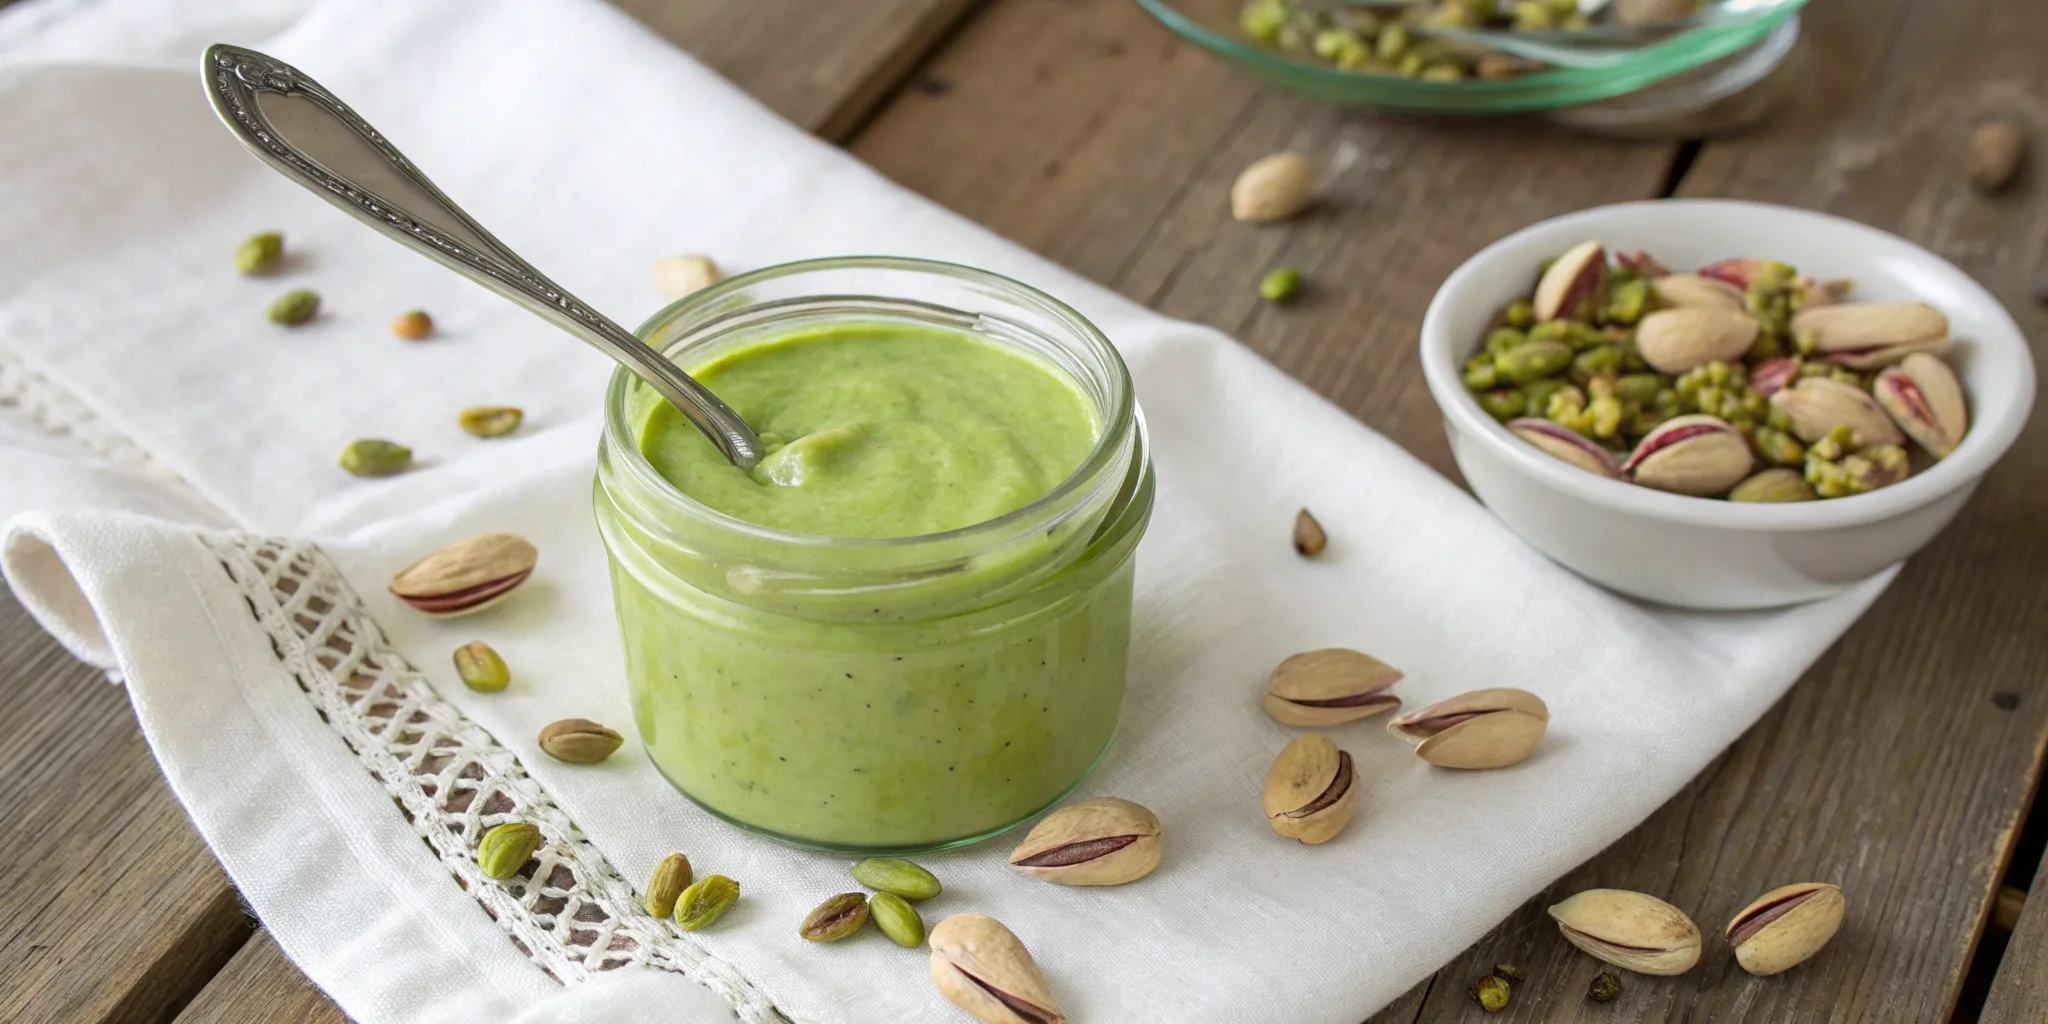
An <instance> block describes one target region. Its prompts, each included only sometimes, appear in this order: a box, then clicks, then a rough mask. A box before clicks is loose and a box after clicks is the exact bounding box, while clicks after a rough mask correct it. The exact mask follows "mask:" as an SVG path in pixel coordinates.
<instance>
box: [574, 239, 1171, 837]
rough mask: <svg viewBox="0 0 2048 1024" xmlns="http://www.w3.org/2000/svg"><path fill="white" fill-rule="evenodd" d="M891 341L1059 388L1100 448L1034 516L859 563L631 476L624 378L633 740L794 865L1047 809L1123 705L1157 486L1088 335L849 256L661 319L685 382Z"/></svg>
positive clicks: (859, 547) (1034, 303)
mask: <svg viewBox="0 0 2048 1024" xmlns="http://www.w3.org/2000/svg"><path fill="white" fill-rule="evenodd" d="M848 321H859V322H865V323H874V322H898V323H903V324H906V325H911V326H917V327H921V328H925V329H929V328H930V327H933V326H938V327H943V328H950V329H953V330H956V331H964V332H969V333H972V334H975V335H977V336H979V337H980V338H981V339H983V340H986V341H990V342H994V343H997V344H1001V345H1006V346H1010V347H1012V348H1014V349H1017V350H1020V351H1022V352H1024V353H1027V354H1029V355H1031V356H1033V357H1035V358H1036V359H1037V360H1038V361H1039V362H1040V363H1042V364H1044V365H1045V366H1046V367H1048V368H1049V369H1050V370H1052V371H1054V372H1058V373H1060V374H1062V375H1064V376H1066V377H1067V378H1068V379H1069V380H1071V381H1072V382H1073V383H1074V384H1075V385H1076V388H1077V390H1078V391H1080V392H1081V393H1082V394H1083V395H1084V396H1085V397H1086V398H1087V399H1088V401H1089V402H1090V403H1091V405H1092V407H1093V411H1094V413H1095V415H1096V418H1097V422H1098V424H1099V426H1100V429H1099V432H1098V435H1097V440H1096V444H1095V447H1094V450H1093V451H1092V452H1090V454H1089V455H1088V457H1087V459H1086V460H1085V461H1084V462H1083V463H1082V465H1081V466H1080V468H1079V469H1077V470H1075V471H1074V473H1073V474H1072V475H1071V476H1069V477H1068V478H1067V479H1066V480H1065V481H1063V482H1062V483H1060V484H1059V485H1058V486H1057V487H1056V488H1054V489H1053V491H1052V492H1051V493H1049V494H1047V495H1045V496H1044V497H1042V498H1040V499H1039V500H1037V501H1035V502H1033V503H1031V504H1029V505H1027V506H1025V507H1023V508H1020V509H1018V510H1016V511H1014V512H1011V513H1009V514H1007V515H1004V516H1002V517H1000V518H997V519H993V520H990V521H988V522H984V523H979V524H976V525H973V526H968V527H965V528H962V529H958V530H953V531H950V532H946V533H937V534H928V535H924V536H915V537H901V538H883V539H849V538H834V537H821V536H814V535H807V534H796V533H786V532H781V531H777V530H772V529H768V528H765V527H761V526H757V525H754V524H751V523H747V522H743V521H741V520H739V519H736V518H733V517H731V516H729V515H726V514H724V513H722V512H719V511H717V510H715V509H713V508H711V507H709V506H707V505H705V504H703V503H701V502H699V501H697V500H695V499H693V498H691V497H690V496H689V495H688V494H685V493H683V492H682V491H681V490H679V489H678V488H676V487H675V486H674V485H672V484H671V483H669V482H668V481H667V480H665V479H663V478H662V477H661V476H660V475H659V474H658V473H656V472H655V470H654V468H653V467H652V466H651V465H649V463H648V461H647V459H646V458H645V456H643V455H642V454H641V448H640V443H639V442H640V430H641V428H642V425H643V424H644V423H645V420H646V416H647V414H648V412H649V411H650V410H651V409H652V408H653V407H654V405H655V403H657V402H659V401H660V398H659V397H658V396H657V395H656V394H655V393H654V392H653V390H652V389H651V388H648V387H647V386H646V385H645V384H643V383H642V382H641V381H640V379H639V378H637V377H634V376H633V375H631V374H629V373H627V372H625V371H623V370H621V371H620V372H618V373H617V374H615V375H614V376H613V378H612V384H611V388H610V391H609V393H608V394H607V397H606V404H605V431H604V438H603V441H602V443H601V445H600V447H599V450H598V469H597V483H596V509H597V521H598V526H599V530H600V532H601V533H602V535H603V538H604V543H605V547H606V549H607V550H608V551H609V553H610V557H611V569H612V588H613V594H614V598H615V601H616V604H617V610H618V617H619V628H620V630H621V633H622V634H623V637H624V641H625V651H626V674H627V681H628V684H629V685H630V687H631V690H632V696H633V711H634V719H635V722H636V724H637V725H638V727H639V730H640V736H641V739H642V740H643V741H644V742H645V744H646V747H647V751H648V754H649V756H651V757H652V758H653V761H654V763H655V765H656V767H658V768H659V769H660V770H661V771H662V773H663V774H664V775H666V776H667V777H668V779H669V781H670V782H672V783H673V784H674V785H675V786H676V788H678V789H680V790H682V792H683V793H684V794H686V795H687V796H689V797H690V798H691V799H692V800H694V801H696V803H697V804H698V805H699V806H702V807H703V808H705V809H706V810H708V811H710V812H712V813H713V814H716V815H718V816H719V817H721V818H724V819H725V820H727V821H730V822H732V823H734V824H736V825H739V826H741V827H743V828H746V829H749V830H751V831H754V832H757V833H760V834H762V835H765V836H768V837H770V838H773V839H776V840H778V841H780V842H784V843H787V844H790V845H794V846H801V847H807V848H812V849H822V850H832V851H839V852H859V853H871V852H885V851H886V852H913V851H925V850H934V849H941V848H945V847H949V846H958V845H963V844H966V843H972V842H976V841H978V840H981V839H984V838H987V837H988V836H991V835H994V834H996V833H998V832H1001V831H1003V830H1004V829H1007V828H1009V827H1011V826H1013V825H1015V824H1017V823H1019V822H1022V821H1024V820H1026V819H1028V818H1030V817H1032V816H1033V815H1035V814H1036V813H1038V812H1039V811H1041V810H1043V809H1045V808H1046V807H1048V806H1050V805H1051V804H1053V803H1055V802H1057V801H1058V800H1060V799H1061V798H1062V797H1063V796H1065V795H1066V794H1067V793H1068V792H1069V791H1071V790H1072V789H1073V788H1074V787H1075V786H1077V785H1079V784H1080V782H1081V781H1082V780H1083V779H1084V778H1086V777H1087V775H1088V773H1089V772H1090V770H1092V769H1093V767H1094V765H1095V763H1096V762H1097V761H1098V760H1099V759H1100V758H1101V755H1102V753H1103V751H1104V750H1106V749H1107V747H1108V745H1109V741H1110V738H1111V736H1112V735H1113V734H1114V732H1115V730H1116V722H1117V717H1118V714H1119V711H1120V709H1121V706H1122V702H1123V692H1124V671H1125V664H1126V656H1127V651H1128V648H1129V643H1130V616H1131V583H1132V574H1133V562H1132V555H1133V552H1134V550H1135V549H1136V547H1137V543H1138V539H1139V537H1140V536H1142V535H1143V533H1144V531H1145V526H1146V523H1147V521H1148V520H1149V519H1150V517H1151V511H1152V499H1153V486H1152V469H1151V461H1150V458H1149V455H1148V453H1147V449H1146V444H1145V436H1144V428H1143V425H1142V423H1141V421H1140V418H1139V415H1138V410H1137V405H1136V401H1135V399H1134V397H1133V395H1132V393H1131V381H1130V375H1129V372H1128V371H1127V370H1126V369H1125V367H1124V364H1123V361H1122V359H1121V358H1120V357H1119V356H1118V355H1117V353H1116V350H1115V349H1114V348H1113V347H1112V346H1111V345H1110V344H1109V340H1108V339H1107V338H1105V337H1103V335H1102V333H1101V332H1100V331H1098V330H1097V329H1096V328H1095V327H1094V326H1093V325H1092V324H1090V323H1089V322H1088V321H1087V320H1085V319H1083V318H1082V317H1081V316H1080V314H1078V313H1076V312H1075V311H1074V310H1072V309H1070V308H1068V307H1067V306H1066V305H1064V304H1062V303H1060V302H1058V301H1057V300H1055V299H1053V298H1051V297H1050V296H1047V295H1045V294H1044V293H1042V292H1039V291H1037V290H1035V289H1032V288H1029V287H1026V286H1025V285H1022V284H1019V283H1017V282H1015V281H1011V280H1008V279H1006V278H1003V277H1000V276H997V275H995V274H990V273H987V272H984V271H979V270H973V269H970V268H967V267H961V266H955V265H951V264H944V263H933V262H926V261H920V260H909V259H893V258H879V257H860V258H845V259H829V260H815V261H810V262H804V263H793V264H788V265H784V266H779V267H771V268H768V269H766V270H762V271H758V272H755V273H752V274H747V275H743V276H740V277H735V278H732V279H730V280H727V281H725V282H722V283H720V284H717V285H714V286H712V287H710V288H706V289H704V290H703V291H700V292H697V293H696V294H693V295H691V296H689V297H687V298H685V299H683V300H681V301H679V302H677V303H675V304H673V305H671V306H669V307H668V308H666V309H664V310H662V311H661V312H659V313H657V314H655V316H654V317H653V318H652V319H650V320H649V321H648V322H647V323H646V324H645V325H643V326H642V327H641V329H640V336H641V337H642V338H643V339H645V340H646V341H647V342H648V344H650V345H652V346H654V348H655V349H656V350H657V351H660V352H663V353H665V354H667V355H668V356H669V357H670V358H671V359H673V360H675V361H676V363H677V364H678V365H680V366H682V367H684V368H685V369H693V368H697V367H701V366H704V365H706V364H708V363H711V362H713V361H715V360H716V359H717V358H718V357H719V356H720V355H721V354H724V353H727V352H731V351H734V350H736V349H740V348H745V347H747V346H749V345H753V344H758V343H760V342H761V341H762V340H764V339H766V338H769V337H776V336H781V335H784V334H787V333H789V332H792V331H799V330H803V329H806V328H812V327H818V326H825V325H830V324H833V323H845V322H848Z"/></svg>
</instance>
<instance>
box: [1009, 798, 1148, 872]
mask: <svg viewBox="0 0 2048 1024" xmlns="http://www.w3.org/2000/svg"><path fill="white" fill-rule="evenodd" d="M1160 847H1161V839H1160V835H1159V818H1158V816H1157V815H1155V814H1153V813H1152V812H1151V811H1149V810H1146V809H1145V808H1144V807H1143V806H1141V805H1139V804H1135V803H1132V802H1131V801H1129V800H1119V799H1117V798H1115V797H1097V798H1095V799H1093V800H1083V801H1081V802H1080V803H1077V804H1069V805H1068V806H1066V807H1062V808H1060V809H1059V810H1057V811H1054V812H1052V813H1051V814H1048V815H1046V816H1045V818H1044V819H1043V820H1041V821H1040V822H1039V823H1038V824H1037V825H1035V826H1033V827H1032V829H1031V832H1030V834H1029V835H1026V836H1025V837H1024V841H1023V842H1022V843H1020V844H1018V846H1017V848H1016V849H1015V850H1012V851H1011V852H1010V866H1011V867H1013V868H1016V869H1017V870H1019V871H1022V872H1024V873H1025V874H1027V875H1031V876H1032V877H1034V878H1042V879H1045V880H1046V881H1048V882H1058V883H1059V884H1061V885H1122V884H1124V883H1125V882H1134V881H1137V880H1138V879H1140V878H1143V877H1145V876H1146V875H1149V874H1151V873H1152V869H1153V868H1155V867H1158V866H1159V852H1160Z"/></svg>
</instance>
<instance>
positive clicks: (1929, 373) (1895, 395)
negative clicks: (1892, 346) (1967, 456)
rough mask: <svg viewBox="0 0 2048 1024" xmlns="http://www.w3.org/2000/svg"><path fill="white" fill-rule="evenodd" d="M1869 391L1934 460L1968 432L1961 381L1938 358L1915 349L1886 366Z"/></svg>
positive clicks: (1957, 443)
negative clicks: (1901, 358)
mask: <svg viewBox="0 0 2048 1024" xmlns="http://www.w3.org/2000/svg"><path fill="white" fill-rule="evenodd" d="M1870 394H1871V397H1872V398H1875V399H1876V400H1877V404H1878V405H1879V406H1882V407H1883V408H1884V411H1885V412H1886V414H1888V415H1890V416H1891V418H1892V422H1894V423H1897V424H1898V425H1899V429H1900V430H1902V431H1904V432H1905V433H1906V436H1908V437H1910V438H1912V439H1913V441H1914V443H1916V444H1918V445H1919V446H1920V447H1922V448H1925V449H1927V453H1928V454H1929V455H1932V456H1934V457H1935V458H1937V459H1943V458H1947V457H1948V454H1949V453H1950V452H1953V451H1955V450H1956V446H1957V445H1959V444H1962V443H1963V435H1964V434H1966V433H1969V430H1970V409H1969V406H1968V404H1967V403H1965V402H1964V400H1963V385H1962V382H1961V381H1958V380H1957V379H1956V373H1955V371H1954V370H1951V369H1949V367H1948V364H1947V363H1945V362H1943V361H1942V360H1941V359H1940V358H1939V357H1936V356H1930V355H1927V354H1925V353H1921V352H1915V353H1914V354H1912V355H1910V356H1907V357H1906V359H1905V361H1904V362H1902V363H1900V364H1899V365H1897V366H1891V367H1886V368H1885V370H1884V371H1883V372H1881V373H1879V374H1878V375H1877V379H1876V380H1874V381H1872V382H1871V384H1870Z"/></svg>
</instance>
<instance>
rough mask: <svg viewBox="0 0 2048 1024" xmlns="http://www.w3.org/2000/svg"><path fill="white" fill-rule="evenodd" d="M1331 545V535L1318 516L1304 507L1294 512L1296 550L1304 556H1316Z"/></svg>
mask: <svg viewBox="0 0 2048 1024" xmlns="http://www.w3.org/2000/svg"><path fill="white" fill-rule="evenodd" d="M1329 546H1330V535H1329V534H1327V533H1324V532H1323V524H1321V523H1319V522H1316V517H1315V516H1313V515H1310V514H1309V511H1308V509H1302V510H1301V511H1300V512H1297V513H1295V514H1294V550H1295V551H1296V552H1298V553H1299V554H1300V555H1301V557H1303V558H1314V557H1315V556H1317V555H1320V554H1322V553H1323V549H1324V548H1326V547H1329Z"/></svg>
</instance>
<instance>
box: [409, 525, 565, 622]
mask: <svg viewBox="0 0 2048 1024" xmlns="http://www.w3.org/2000/svg"><path fill="white" fill-rule="evenodd" d="M539 557H540V554H539V552H537V551H535V550H534V547H533V545H532V544H530V543H528V542H527V540H526V538H524V537H521V536H519V535H518V534H512V533H485V534H479V535H477V536H475V537H470V538H467V539H464V540H460V541H456V542H455V543H453V544H450V545H448V546H447V547H445V548H442V549H441V550H439V551H436V552H434V553H433V554H431V555H428V556H427V557H425V558H422V559H420V560H419V561H417V562H414V563H413V564H411V565H409V566H407V567H405V568H404V569H403V570H400V572H399V573H398V575H396V576H393V577H392V578H391V594H392V596H393V597H396V598H398V599H399V600H401V601H404V602H405V603H406V604H409V605H411V606H412V607H414V608H417V609H419V610H420V611H422V612H425V613H426V614H428V615H432V616H436V617H449V616H455V615H467V614H469V613H470V612H474V611H481V610H482V609H484V608H486V607H489V606H490V605H492V604H494V603H496V602H497V601H499V600H502V599H503V598H504V597H505V595H506V594H508V593H510V592H511V591H512V589H513V588H514V587H517V586H518V585H519V584H521V583H524V582H526V578H527V577H528V576H531V575H533V566H534V563H535V562H536V561H538V559H539Z"/></svg>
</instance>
